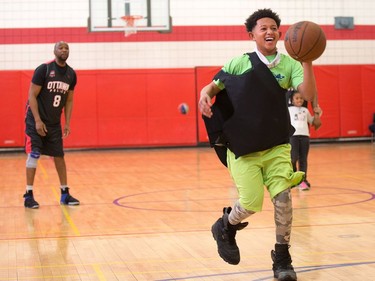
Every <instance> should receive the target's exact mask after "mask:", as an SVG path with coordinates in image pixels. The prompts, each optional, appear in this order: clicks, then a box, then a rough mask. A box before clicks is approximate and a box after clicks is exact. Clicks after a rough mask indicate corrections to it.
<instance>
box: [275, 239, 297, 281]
mask: <svg viewBox="0 0 375 281" xmlns="http://www.w3.org/2000/svg"><path fill="white" fill-rule="evenodd" d="M289 247H290V246H289V245H288V244H275V250H272V251H271V258H272V261H273V266H272V270H273V276H274V277H275V278H277V280H279V281H296V280H297V274H296V273H295V271H294V268H293V266H292V258H291V257H290V254H289Z"/></svg>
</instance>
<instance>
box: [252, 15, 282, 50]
mask: <svg viewBox="0 0 375 281" xmlns="http://www.w3.org/2000/svg"><path fill="white" fill-rule="evenodd" d="M249 36H250V38H251V39H252V40H254V41H255V43H256V45H257V49H258V51H259V52H261V53H262V54H263V55H265V56H269V55H273V54H275V53H276V51H277V49H276V44H277V41H279V39H280V36H281V32H280V31H279V28H278V27H277V24H276V22H275V20H274V19H271V18H261V19H259V20H257V24H256V25H255V26H254V28H253V29H252V30H251V31H250V32H249Z"/></svg>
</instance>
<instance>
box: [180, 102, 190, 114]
mask: <svg viewBox="0 0 375 281" xmlns="http://www.w3.org/2000/svg"><path fill="white" fill-rule="evenodd" d="M178 111H179V112H180V113H181V114H188V112H189V106H188V105H187V104H186V103H181V104H179V106H178Z"/></svg>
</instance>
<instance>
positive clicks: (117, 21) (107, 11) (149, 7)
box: [88, 0, 171, 32]
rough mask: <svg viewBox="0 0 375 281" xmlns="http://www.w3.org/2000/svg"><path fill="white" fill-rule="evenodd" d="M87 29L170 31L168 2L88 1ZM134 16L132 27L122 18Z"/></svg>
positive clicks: (159, 0)
mask: <svg viewBox="0 0 375 281" xmlns="http://www.w3.org/2000/svg"><path fill="white" fill-rule="evenodd" d="M89 10H90V11H89V18H88V29H89V31H90V32H96V31H99V32H103V31H109V32H111V31H125V32H126V31H127V29H131V30H136V31H138V32H139V31H159V32H170V31H171V17H170V12H169V0H89ZM128 16H135V17H136V20H135V21H134V27H131V26H130V27H129V26H126V25H125V22H124V17H128Z"/></svg>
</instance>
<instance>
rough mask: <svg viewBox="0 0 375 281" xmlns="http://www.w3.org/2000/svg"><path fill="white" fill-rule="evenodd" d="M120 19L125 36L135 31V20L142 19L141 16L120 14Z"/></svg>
mask: <svg viewBox="0 0 375 281" xmlns="http://www.w3.org/2000/svg"><path fill="white" fill-rule="evenodd" d="M121 19H122V20H123V21H124V23H125V30H124V35H125V37H128V36H130V35H131V34H135V33H137V25H136V20H140V19H143V17H142V16H130V15H129V16H122V17H121Z"/></svg>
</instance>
